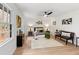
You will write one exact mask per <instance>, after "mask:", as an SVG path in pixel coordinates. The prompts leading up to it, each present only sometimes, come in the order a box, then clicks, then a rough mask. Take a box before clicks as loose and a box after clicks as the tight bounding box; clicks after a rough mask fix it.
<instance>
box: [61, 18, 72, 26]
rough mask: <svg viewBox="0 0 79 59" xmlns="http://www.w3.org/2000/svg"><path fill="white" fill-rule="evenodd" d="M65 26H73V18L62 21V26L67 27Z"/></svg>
mask: <svg viewBox="0 0 79 59" xmlns="http://www.w3.org/2000/svg"><path fill="white" fill-rule="evenodd" d="M65 24H72V18H68V19H63V20H62V25H65Z"/></svg>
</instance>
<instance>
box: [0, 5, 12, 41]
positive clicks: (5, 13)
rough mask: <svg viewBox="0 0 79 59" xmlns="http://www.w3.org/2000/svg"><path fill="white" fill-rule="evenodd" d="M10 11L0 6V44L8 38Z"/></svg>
mask: <svg viewBox="0 0 79 59" xmlns="http://www.w3.org/2000/svg"><path fill="white" fill-rule="evenodd" d="M10 15H11V14H10V10H9V9H8V8H7V7H5V6H4V5H2V4H0V42H2V41H4V40H5V39H6V38H9V37H10V17H11V16H10Z"/></svg>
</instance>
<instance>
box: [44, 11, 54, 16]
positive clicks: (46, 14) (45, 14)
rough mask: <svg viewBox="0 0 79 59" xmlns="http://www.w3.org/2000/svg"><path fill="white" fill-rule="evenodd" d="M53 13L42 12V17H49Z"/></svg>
mask: <svg viewBox="0 0 79 59" xmlns="http://www.w3.org/2000/svg"><path fill="white" fill-rule="evenodd" d="M52 13H53V12H52V11H50V12H46V11H45V12H44V16H45V17H46V16H49V15H51V14H52Z"/></svg>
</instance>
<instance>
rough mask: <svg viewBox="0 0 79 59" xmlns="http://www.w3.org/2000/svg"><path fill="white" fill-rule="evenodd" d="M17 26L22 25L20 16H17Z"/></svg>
mask: <svg viewBox="0 0 79 59" xmlns="http://www.w3.org/2000/svg"><path fill="white" fill-rule="evenodd" d="M16 26H17V28H20V27H21V17H20V16H16Z"/></svg>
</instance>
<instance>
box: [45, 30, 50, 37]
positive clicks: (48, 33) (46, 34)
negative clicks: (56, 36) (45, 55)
mask: <svg viewBox="0 0 79 59" xmlns="http://www.w3.org/2000/svg"><path fill="white" fill-rule="evenodd" d="M45 38H47V39H49V38H50V31H46V32H45Z"/></svg>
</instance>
